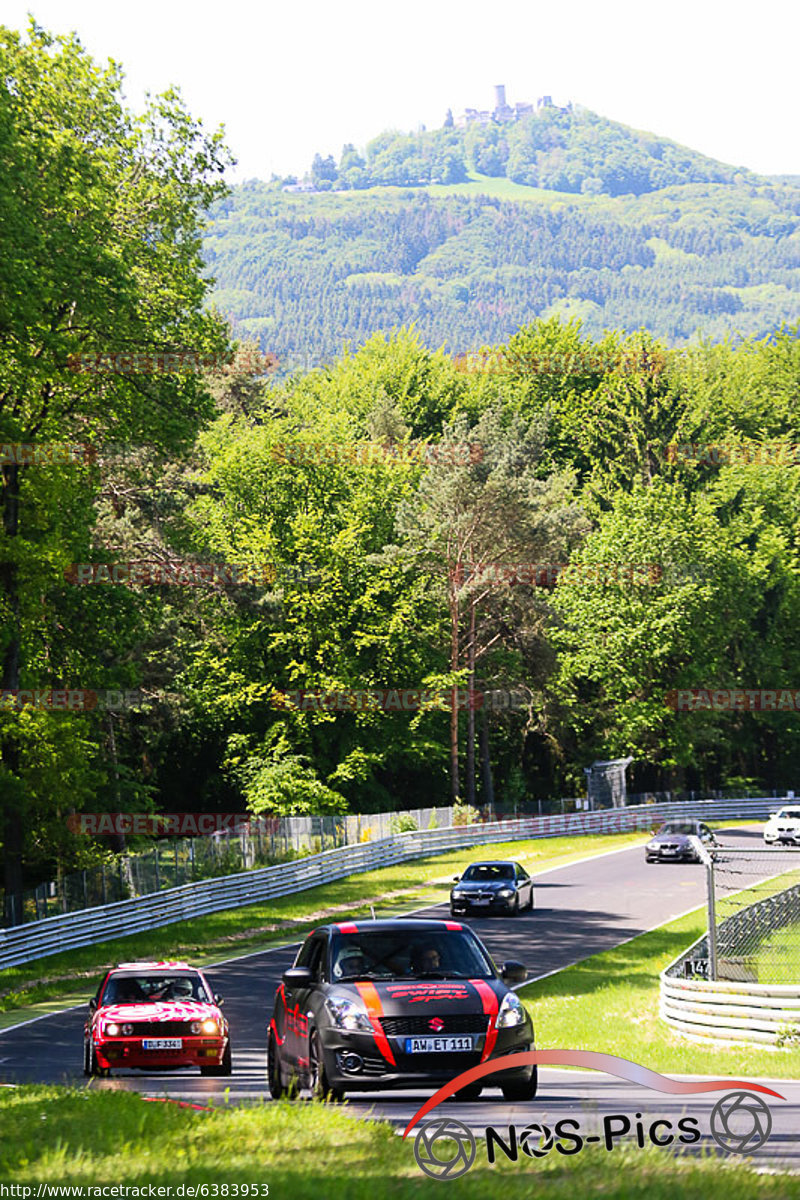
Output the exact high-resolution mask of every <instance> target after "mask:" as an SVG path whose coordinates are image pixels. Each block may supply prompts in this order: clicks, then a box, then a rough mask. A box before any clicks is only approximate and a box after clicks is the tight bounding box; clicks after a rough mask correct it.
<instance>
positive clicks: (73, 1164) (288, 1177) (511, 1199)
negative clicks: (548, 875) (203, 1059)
mask: <svg viewBox="0 0 800 1200" xmlns="http://www.w3.org/2000/svg"><path fill="white" fill-rule="evenodd" d="M0 1128H2V1131H3V1138H2V1141H0V1182H2V1183H3V1184H5V1185H9V1184H16V1185H20V1184H23V1185H26V1186H29V1187H30V1186H32V1185H38V1184H39V1183H45V1184H55V1185H61V1186H67V1187H69V1186H78V1187H87V1186H105V1185H111V1186H113V1185H114V1184H125V1185H128V1186H133V1187H136V1186H139V1187H142V1186H143V1187H144V1188H145V1189H146V1190H145V1193H144V1194H145V1195H147V1194H148V1192H147V1189H148V1188H149V1187H150V1186H151V1185H153V1186H158V1187H166V1186H170V1187H172V1188H173V1193H172V1195H173V1197H174V1196H175V1195H176V1193H175V1190H174V1189H176V1188H177V1187H178V1186H179V1185H181V1184H184V1185H202V1184H206V1185H209V1186H208V1192H207V1193H206V1194H207V1195H208V1196H213V1195H214V1194H215V1193H214V1191H213V1188H212V1186H211V1185H215V1184H216V1185H218V1191H217V1192H216V1195H218V1196H225V1195H226V1192H224V1191H223V1185H228V1187H229V1188H231V1185H233V1184H238V1185H239V1187H240V1188H241V1185H243V1184H249V1185H256V1184H259V1185H266V1187H267V1188H268V1189H269V1193H268V1194H269V1196H270V1197H274V1198H276V1200H279V1198H281V1197H287V1198H291V1200H319V1198H320V1196H324V1197H325V1198H326V1200H374V1198H375V1197H376V1196H380V1197H392V1198H396V1200H405V1198H407V1197H408V1198H418V1197H420V1196H423V1195H424V1196H439V1195H440V1194H441V1193H440V1190H439V1189H440V1183H439V1182H438V1181H436V1180H433V1179H429V1178H427V1177H426V1176H424V1175H423V1174H422V1172H421V1171H420V1169H419V1167H418V1166H417V1164H416V1161H415V1159H414V1151H413V1143H412V1140H411V1138H409V1139H408V1140H406V1141H405V1142H404V1141H402V1140H401V1139H400V1138H399V1137H397V1136H396V1135H395V1134H394V1133H393V1132H392V1129H391V1127H390V1126H389V1125H387V1124H385V1123H383V1122H371V1121H355V1120H353V1119H352V1118H351V1117H349V1116H348V1115H347V1112H346V1109H345V1110H340V1109H337V1108H335V1107H333V1106H331V1105H323V1104H312V1103H302V1102H300V1103H295V1104H289V1103H286V1102H281V1103H278V1104H269V1105H258V1106H254V1107H250V1108H245V1107H241V1108H230V1109H226V1108H218V1109H216V1110H214V1111H213V1112H211V1113H200V1112H195V1111H191V1110H188V1109H182V1108H178V1107H176V1106H173V1105H170V1104H152V1103H147V1102H146V1101H144V1100H142V1099H141V1098H140V1097H138V1096H136V1095H133V1094H131V1093H128V1092H92V1091H91V1090H88V1091H75V1090H67V1089H61V1088H55V1087H21V1088H19V1089H16V1090H9V1091H4V1092H3V1093H2V1094H0ZM478 1146H479V1149H478V1156H477V1158H476V1161H475V1163H474V1165H473V1167H472V1168H471V1170H470V1171H469V1173H468V1174H466V1175H464V1176H463V1177H462V1178H461V1179H457V1180H452V1181H449V1182H447V1183H446V1184H445V1186H446V1190H447V1195H448V1196H453V1197H463V1198H468V1200H473V1198H474V1200H486V1197H487V1196H490V1195H493V1194H494V1192H495V1189H497V1188H498V1186H499V1187H500V1188H502V1193H501V1194H502V1195H503V1197H504V1200H523V1198H524V1200H529V1197H530V1196H532V1195H537V1194H540V1193H541V1194H544V1195H546V1196H547V1197H548V1200H550V1198H553V1200H559V1198H561V1197H563V1198H564V1200H573V1198H574V1197H575V1196H587V1197H594V1196H603V1197H604V1198H606V1200H623V1198H625V1200H631V1198H633V1200H636V1198H638V1197H642V1198H644V1197H647V1200H673V1198H674V1197H675V1196H676V1195H679V1196H681V1197H685V1198H688V1200H708V1197H709V1196H714V1195H717V1194H719V1193H720V1192H722V1191H723V1189H724V1194H725V1196H726V1200H752V1197H754V1196H758V1197H764V1200H772V1198H773V1197H774V1198H775V1200H788V1198H790V1197H796V1196H798V1197H800V1178H798V1177H797V1176H794V1177H793V1176H790V1175H786V1174H775V1175H772V1174H770V1175H762V1174H756V1173H755V1172H754V1171H753V1170H752V1168H751V1167H750V1166H749V1165H748V1164H747V1163H740V1162H738V1161H735V1162H732V1161H728V1162H725V1161H721V1160H720V1159H718V1158H711V1157H706V1158H703V1159H700V1160H692V1159H689V1158H683V1159H676V1158H673V1157H672V1156H671V1155H670V1154H669V1152H668V1151H666V1150H654V1149H648V1150H638V1149H636V1148H635V1146H634V1147H633V1148H625V1149H622V1148H618V1149H615V1150H614V1151H613V1152H612V1153H610V1154H608V1153H606V1152H605V1151H596V1150H595V1149H594V1148H591V1149H589V1150H586V1151H583V1152H582V1153H580V1154H578V1155H575V1156H574V1157H571V1158H565V1157H562V1156H561V1155H558V1154H553V1155H551V1156H548V1157H547V1158H546V1159H542V1160H538V1161H535V1160H532V1159H530V1158H526V1157H525V1156H524V1155H521V1156H520V1157H521V1159H522V1161H521V1162H518V1163H510V1162H506V1161H504V1162H503V1163H499V1162H498V1163H497V1164H495V1165H493V1166H490V1165H489V1164H488V1163H487V1162H486V1158H485V1153H484V1151H483V1143H482V1139H481V1140H479V1143H478ZM239 1194H240V1195H241V1191H240V1192H239ZM256 1194H257V1195H263V1194H264V1193H263V1191H261V1190H260V1189H259V1190H258V1191H257V1192H256ZM87 1195H89V1196H90V1195H91V1193H87ZM227 1195H228V1196H232V1195H233V1191H232V1189H231V1190H230V1191H228V1192H227ZM250 1195H253V1192H251V1193H250Z"/></svg>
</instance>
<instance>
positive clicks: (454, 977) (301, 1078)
mask: <svg viewBox="0 0 800 1200" xmlns="http://www.w3.org/2000/svg"><path fill="white" fill-rule="evenodd" d="M525 976H526V970H525V968H524V967H523V966H522V964H521V963H516V962H507V963H505V964H504V965H503V968H502V971H501V972H500V973H499V974H498V972H497V970H496V968H495V966H494V964H493V963H492V960H491V958H490V957H489V954H488V952H487V951H486V950H485V948H484V947H483V945H482V944H481V942H480V941H479V940H478V938H477V937H476V936H475V934H474V933H473V932H472V931H471V930H470V929H468V928H466V927H465V926H463V925H461V924H459V923H458V922H456V921H422V920H420V921H416V920H398V921H358V922H345V923H343V924H338V925H324V926H321V927H320V928H319V929H315V930H314V931H313V932H312V933H311V934H309V936H308V937H307V939H306V941H305V942H304V943H303V945H302V947H301V949H300V952H299V954H298V955H297V959H296V961H295V964H294V966H293V967H291V968H290V969H289V970H288V971H285V972H284V974H283V981H282V983H281V984H279V986H278V989H277V991H276V993H275V1004H274V1008H273V1013H272V1019H271V1021H270V1023H269V1028H268V1033H267V1076H268V1082H269V1087H270V1091H271V1092H272V1095H273V1097H275V1098H276V1099H277V1098H278V1097H280V1096H281V1095H283V1093H284V1092H285V1091H286V1090H287V1088H289V1087H290V1086H292V1084H297V1085H299V1086H301V1087H308V1088H310V1089H311V1090H312V1091H313V1092H315V1093H317V1094H320V1095H327V1096H329V1097H330V1098H331V1099H341V1097H342V1096H343V1095H344V1093H345V1092H350V1091H353V1092H355V1091H362V1092H363V1091H381V1090H383V1089H385V1088H413V1087H423V1088H432V1089H434V1088H437V1087H440V1086H441V1085H442V1084H443V1083H447V1082H448V1081H449V1080H451V1079H453V1078H454V1077H455V1076H456V1075H458V1074H460V1073H461V1072H462V1071H466V1070H467V1069H468V1068H469V1067H474V1066H477V1065H478V1064H479V1063H483V1062H486V1061H487V1060H489V1059H492V1060H494V1059H498V1060H500V1059H502V1056H503V1055H506V1054H516V1053H518V1052H520V1051H524V1050H532V1049H533V1048H534V1042H533V1025H532V1023H531V1019H530V1016H529V1015H528V1013H527V1011H526V1009H525V1008H524V1006H523V1005H522V1003H521V1001H520V1000H519V999H518V997H517V996H516V994H515V993H514V992H513V991H511V987H510V985H512V984H517V983H522V982H523V980H524V979H525ZM493 1084H494V1086H499V1087H500V1088H502V1091H503V1095H504V1097H505V1098H506V1100H511V1101H524V1100H532V1099H533V1098H534V1096H535V1095H536V1085H537V1072H536V1067H535V1066H534V1067H529V1066H525V1067H521V1068H518V1069H514V1070H509V1071H504V1072H502V1073H501V1074H499V1075H498V1076H497V1078H496V1080H495V1079H494V1077H493V1076H491V1075H489V1076H485V1077H484V1078H483V1079H482V1080H481V1081H480V1082H479V1083H475V1084H472V1085H470V1086H469V1087H467V1088H465V1089H463V1091H462V1093H460V1096H461V1098H462V1099H476V1098H477V1097H478V1096H479V1095H480V1093H481V1090H482V1088H483V1087H484V1086H492V1085H493Z"/></svg>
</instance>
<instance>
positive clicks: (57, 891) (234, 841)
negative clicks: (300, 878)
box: [2, 808, 453, 927]
mask: <svg viewBox="0 0 800 1200" xmlns="http://www.w3.org/2000/svg"><path fill="white" fill-rule="evenodd" d="M452 824H453V809H452V808H419V809H413V810H410V811H406V812H394V813H369V814H355V813H353V814H348V815H347V816H319V817H311V816H309V817H261V818H259V819H258V820H254V821H253V822H252V826H251V832H242V833H217V834H212V835H210V836H208V837H196V838H167V837H165V838H159V839H157V840H156V841H155V842H154V843H153V844H152V846H151V848H150V849H148V850H146V851H144V852H142V853H135V852H131V853H130V854H122V855H113V856H112V855H109V857H108V858H107V860H106V861H104V862H101V863H99V864H97V865H95V866H92V867H87V868H86V869H85V870H82V871H73V872H70V873H68V874H64V875H62V876H61V877H60V878H59V879H56V880H52V881H49V882H47V883H41V884H39V885H38V886H37V887H35V888H29V889H27V890H26V891H25V892H24V893H23V897H22V912H21V913H20V912H18V905H17V903H15V897H14V896H5V897H4V898H3V905H2V913H3V915H4V922H3V924H4V925H5V926H6V927H12V926H15V925H20V924H25V923H27V922H29V921H39V920H42V919H43V918H46V917H54V916H58V915H59V914H62V913H72V912H79V911H81V910H82V909H87V908H96V907H98V906H99V905H106V904H113V903H115V902H117V901H119V900H130V899H133V898H135V897H137V896H146V895H150V894H151V893H153V892H159V891H163V890H165V889H166V888H173V887H179V886H180V885H181V884H184V883H194V882H197V881H199V880H202V879H216V878H218V877H221V876H225V875H235V874H238V873H239V872H240V871H251V870H254V869H255V868H257V867H268V866H272V865H274V864H277V863H283V862H291V861H292V860H293V859H297V858H303V857H305V856H307V855H310V854H319V853H322V852H323V851H325V850H333V849H335V848H336V847H338V846H349V845H357V844H359V843H364V842H370V841H378V840H380V839H381V838H385V837H390V836H392V834H396V833H407V832H411V831H413V830H417V829H444V828H449V827H450V826H451V825H452Z"/></svg>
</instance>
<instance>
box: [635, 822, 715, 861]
mask: <svg viewBox="0 0 800 1200" xmlns="http://www.w3.org/2000/svg"><path fill="white" fill-rule="evenodd" d="M691 837H696V838H699V839H700V841H701V842H702V844H703V845H704V846H705V847H706V848H707V849H709V848H710V847H712V846H717V845H718V844H719V843H718V842H717V839H716V838H715V837H714V834H713V833H712V832H711V830H710V829H709V828H708V826H707V825H704V824H703V822H702V821H691V820H684V821H667V822H665V824H664V825H662V826H661V828H660V829H658V830H657V831H656V832H655V833H654V834H653V836H652V838H651V839H650V841H649V842H648V843H647V846H646V847H645V851H644V857H645V862H699V861H700V860H699V858H698V856H697V854H696V852H695V848H694V846H693V845H692V843H691V842H690V840H689V839H690V838H691Z"/></svg>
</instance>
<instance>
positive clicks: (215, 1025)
mask: <svg viewBox="0 0 800 1200" xmlns="http://www.w3.org/2000/svg"><path fill="white" fill-rule="evenodd" d="M200 1032H201V1033H207V1034H211V1035H213V1034H216V1033H219V1022H218V1021H215V1020H214V1019H213V1017H209V1018H208V1020H206V1021H201V1022H200Z"/></svg>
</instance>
